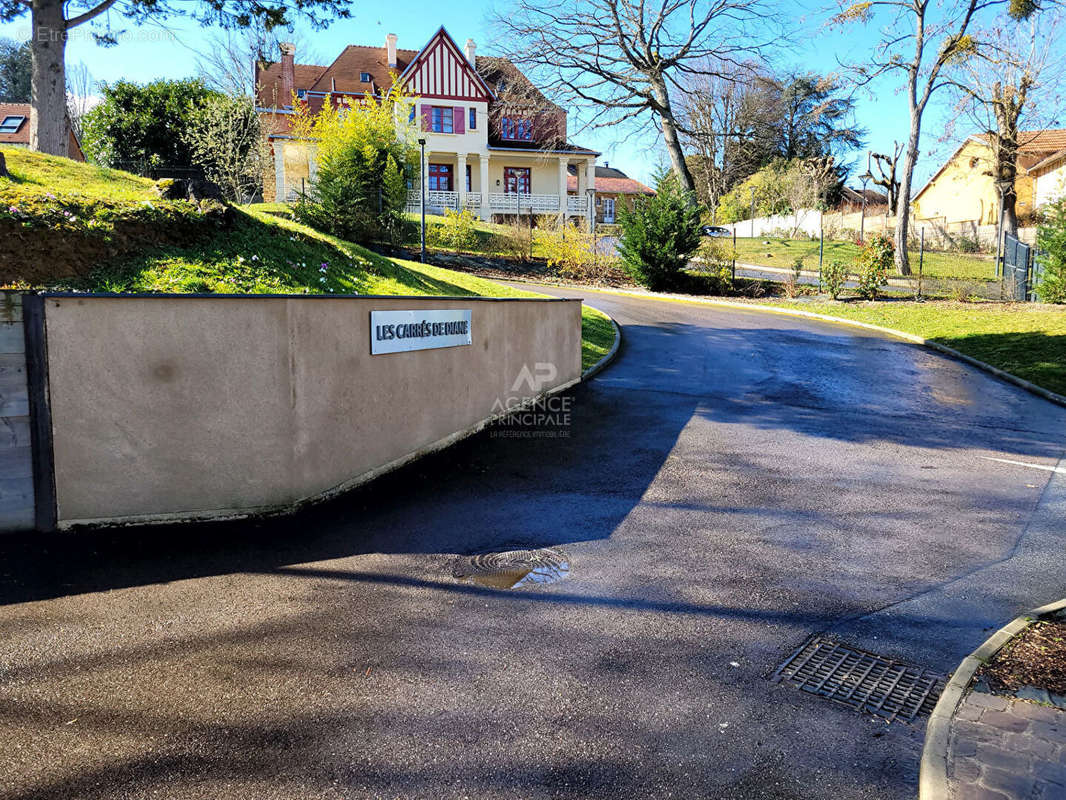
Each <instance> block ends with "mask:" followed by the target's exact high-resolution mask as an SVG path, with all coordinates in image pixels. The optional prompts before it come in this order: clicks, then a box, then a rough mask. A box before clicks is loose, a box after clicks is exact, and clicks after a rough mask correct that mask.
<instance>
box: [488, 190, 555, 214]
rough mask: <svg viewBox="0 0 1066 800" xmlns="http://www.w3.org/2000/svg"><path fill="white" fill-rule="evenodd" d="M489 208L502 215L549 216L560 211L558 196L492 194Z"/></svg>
mask: <svg viewBox="0 0 1066 800" xmlns="http://www.w3.org/2000/svg"><path fill="white" fill-rule="evenodd" d="M489 208H491V209H492V210H493V211H496V212H499V213H501V214H528V213H530V211H532V212H533V213H534V214H548V213H551V212H552V211H555V212H558V211H559V195H557V194H510V193H507V194H499V193H496V194H490V195H489Z"/></svg>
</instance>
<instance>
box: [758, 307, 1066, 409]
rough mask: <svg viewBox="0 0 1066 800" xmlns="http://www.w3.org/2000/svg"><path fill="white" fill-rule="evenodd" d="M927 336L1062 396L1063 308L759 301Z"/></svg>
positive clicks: (1065, 391) (1065, 379)
mask: <svg viewBox="0 0 1066 800" xmlns="http://www.w3.org/2000/svg"><path fill="white" fill-rule="evenodd" d="M759 302H762V303H766V304H769V305H779V306H785V307H789V308H799V309H802V310H804V311H813V312H814V313H816V314H828V315H830V316H834V317H843V318H844V319H854V320H857V321H859V322H868V323H871V324H873V325H881V326H884V327H886V328H893V329H895V330H899V331H904V332H906V333H913V334H917V335H918V336H922V337H924V338H926V339H932V340H934V341H937V342H941V343H942V344H946V345H948V346H949V347H954V348H955V349H956V350H958V351H959V352H961V353H965V354H966V355H969V356H973V357H974V358H977V359H980V360H981V361H985V362H987V363H989V364H992V365H993V366H996V367H999V368H1000V369H1002V370H1006V371H1007V372H1010V373H1012V374H1014V375H1017V376H1018V377H1020V378H1025V379H1026V380H1027V381H1031V382H1033V383H1035V384H1037V385H1039V386H1043V387H1044V388H1046V389H1050V390H1051V391H1053V392H1057V393H1059V394H1062V395H1066V308H1063V307H1054V306H1039V305H1035V304H1034V305H1028V304H1021V303H1018V304H1009V305H1005V304H1000V303H997V304H991V303H989V304H970V303H953V302H946V301H945V302H925V303H914V302H909V301H893V302H848V303H839V302H832V301H825V302H813V303H810V302H802V301H794V300H768V301H765V300H760V301H759Z"/></svg>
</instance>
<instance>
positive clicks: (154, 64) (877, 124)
mask: <svg viewBox="0 0 1066 800" xmlns="http://www.w3.org/2000/svg"><path fill="white" fill-rule="evenodd" d="M375 6H376V7H375ZM493 7H494V3H493V2H492V0H454V1H453V2H451V3H441V2H439V0H403V2H398V3H397V4H396V5H395V6H392V7H391V8H392V11H391V12H388V11H386V10H384V9H383V8H382V7H381V6H380V5H379V4H374V6H371V5H370V4H362V3H360V4H356V5H354V6H353V10H352V18H351V19H348V20H341V21H339V22H336V23H334V24H333V25H331V26H330V27H329V28H328V29H327V30H324V31H306V32H305V33H304V34H303V35H304V38H305V39H307V40H308V41H310V42H311V46H312V47H313V49H314V50H315V51H317V53H319V54H321V55H322V56H323V57H324V59H325V63H328V62H329V61H330V60H332V58H333V57H334V56H335V55H336V54H337V53H339V52H340V50H341V49H342V48H343V47H344V46H345V45H346V44H370V45H373V44H383V43H384V40H385V34H386V33H390V32H392V33H396V34H397V35H398V37H399V46H400V47H406V48H411V49H417V48H419V47H421V46H422V45H423V44H425V43H426V41H428V39H429V37H430V36H431V35H432V34H433V33H434V32H435V31H436V30H437V28H438V27H439V26H440V25H442V24H443V25H444V26H445V27H446V28H447V29H448V31H449V32H450V33H451V34H452V36H454V37H455V39H456V40H457V41H458V42H459V43H460V46H461V45H462V43H463V42H464V41H465V40H466V39H467V37H472V38H473V39H474V40H475V41H476V42H477V44H478V52H479V53H480V54H482V55H492V54H493V47H492V39H491V35H490V29H491V26H490V22H489V18H490V15H491V12H492V10H493ZM823 8H824V6H821V5H819V4H818V3H817V0H815V3H814V4H812V5H811V6H810V8H809V9H808V8H804V7H803V6H800V5H796V4H792V3H782V4H781V10H782V13H783V14H786V15H788V16H789V17H790V18H791V19H792V20H794V21H795V24H797V25H798V26H799V27H800V28H801V30H802V33H801V34H800V35H797V36H795V37H794V39H793V40H792V43H791V44H790V47H789V49H788V51H787V52H785V53H783V54H782V55H781V57H780V58H779V61H780V62H781V63H782V64H783V65H787V66H793V67H798V68H800V69H803V70H811V71H816V72H820V73H827V72H834V71H839V69H840V67H839V64H838V59H839V60H847V59H851V58H856V57H861V55H862V53H864V52H868V51H869V50H870V48H871V47H872V46H873V44H874V42H875V41H876V31H875V30H864V29H863V28H862V27H861V26H859V27H853V28H850V29H847V30H840V29H835V30H827V29H825V28H824V27H823V26H821V24H820V22H821V20H822V19H823V15H824V11H822V10H821V9H823ZM113 24H114V25H115V27H118V28H122V27H125V29H126V30H125V33H123V34H122V35H120V36H119V44H118V45H117V46H115V47H110V48H102V47H99V46H97V45H96V44H95V43H94V42H93V41H92V40H91V39H90V38H89V37H88V34H87V30H86V28H85V27H84V26H83V27H82V28H78V29H75V30H74V31H73V32H72V34H73V38H72V40H71V41H70V42H69V43H68V46H67V63H68V64H75V63H77V62H79V61H83V62H85V63H86V64H87V65H88V66H89V69H90V71H91V73H92V76H93V78H95V79H97V80H105V81H113V80H117V79H119V78H127V79H133V80H138V81H146V80H151V79H154V78H179V77H185V76H188V75H193V74H195V73H196V62H197V53H196V51H197V49H199V50H203V48H204V46H205V44H206V37H205V32H204V29H202V28H200V27H199V26H196V25H195V24H192V23H190V22H188V21H185V20H180V19H172V20H170V21H169V22H168V23H167V26H168V28H169V30H170V31H171V32H172V33H170V32H167V31H164V30H162V29H160V28H158V27H154V26H149V27H143V28H137V27H134V26H132V25H128V24H127V23H125V22H124V21H123V20H121V19H120V18H115V19H113ZM28 35H29V17H28V16H27V17H24V18H22V19H20V20H18V21H16V22H12V23H6V24H0V36H4V37H12V38H20V39H25V38H27V37H28ZM300 60H301V58H300V53H297V61H300ZM894 81H895V79H893V78H888V79H886V80H883V81H882V82H881V83H880V84H879V85H876V86H874V87H873V89H874V92H875V94H873V95H871V94H869V93H867V92H865V91H863V92H862V93H860V94H859V95H858V96H857V99H858V103H859V107H858V108H859V115H858V116H859V122H860V124H862V125H863V126H864V127H866V128H867V129H868V130H869V136H868V143H867V144H868V146H869V147H871V148H873V149H874V150H875V151H877V150H889V151H890V150H891V148H892V142H893V140H897V139H898V140H900V141H902V140H903V139H905V137H906V135H907V129H908V120H907V106H906V102H905V100H904V98H903V97H902V95H901V94H899V92H898V91H897V90H896V86H895V85H894ZM645 124H646V126H647V129H648V130H647V132H646V133H644V134H641V135H634V136H630V137H628V139H626V140H624V141H619V139H620V138H621V137H620V135H619V133H618V132H616V131H612V130H610V129H606V130H600V131H593V130H572V131H571V138H572V139H574V141H576V142H578V143H580V144H582V145H585V146H588V147H594V148H596V149H597V150H601V151H602V152H603V155H602V156H601V157H600V163H601V164H602V163H604V162H610V163H611V164H612V165H613V166H617V167H619V168H621V169H622V170H624V171H625V172H627V173H629V174H630V175H631V176H633V177H635V178H638V179H642V180H645V181H646V180H648V177H649V175H650V174H651V172H652V171H653V170H654V169H655V167H656V166H657V165H658V164H660V163H664V162H665V160H666V156H665V152H664V150H663V149H662V146H661V144H660V143H659V141H658V137H657V136H656V135H655V131H654V129H653V128H652V123H651V121H650V119H649V120H648V121H647V122H646V123H645ZM924 127H925V129H926V132H925V134H924V135H923V138H922V158H921V160H920V162H919V166H918V169H917V172H916V175H915V178H916V182H915V186H916V188H917V186H920V185H921V184H922V183H924V181H925V180H926V179H927V178H928V177H929V176H930V175H931V174H932V173H933V172H934V171H935V170H936V168H937V166H939V161H938V159H939V158H940V157H942V155H943V154H944V153H945V150H947V149H948V148H949V147H951V146H952V144H953V143H945V142H940V141H938V136H939V135H941V133H942V131H943V129H944V114H943V113H941V112H940V111H939V109H937V108H932V109H930V111H929V112H927V117H926V123H925V125H924ZM932 151H936V152H935V153H934V152H932ZM856 158H857V159H858V160H861V161H865V155H864V154H857V156H856ZM864 169H865V164H864V163H863V164H862V166H860V168H859V169H858V170H856V171H855V172H854V173H853V174H858V173H861V172H862V171H864Z"/></svg>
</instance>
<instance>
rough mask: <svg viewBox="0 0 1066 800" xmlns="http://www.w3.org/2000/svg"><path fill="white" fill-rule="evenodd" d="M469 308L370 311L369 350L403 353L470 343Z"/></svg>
mask: <svg viewBox="0 0 1066 800" xmlns="http://www.w3.org/2000/svg"><path fill="white" fill-rule="evenodd" d="M470 343H471V339H470V309H469V308H464V309H448V310H442V311H437V310H434V311H371V312H370V353H371V355H375V356H376V355H382V354H385V353H405V352H407V351H409V350H432V349H434V348H437V347H458V346H460V345H464V344H470Z"/></svg>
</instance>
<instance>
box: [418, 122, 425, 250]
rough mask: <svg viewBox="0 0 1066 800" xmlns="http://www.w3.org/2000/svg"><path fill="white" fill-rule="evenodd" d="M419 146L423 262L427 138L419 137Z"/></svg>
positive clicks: (419, 197)
mask: <svg viewBox="0 0 1066 800" xmlns="http://www.w3.org/2000/svg"><path fill="white" fill-rule="evenodd" d="M418 147H419V149H420V150H421V156H420V157H419V159H418V199H419V205H420V206H421V207H422V230H421V242H422V263H423V264H425V263H426V140H425V139H419V140H418Z"/></svg>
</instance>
